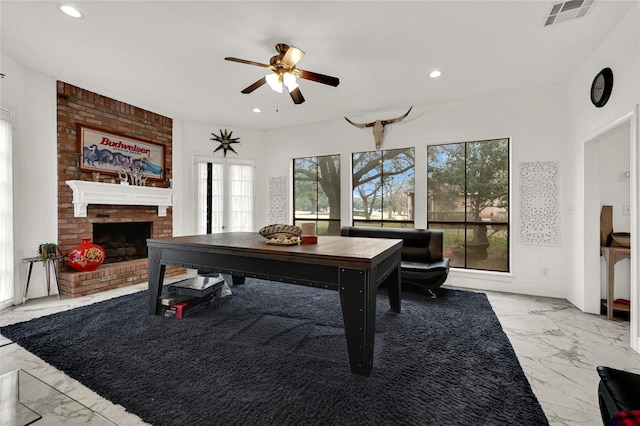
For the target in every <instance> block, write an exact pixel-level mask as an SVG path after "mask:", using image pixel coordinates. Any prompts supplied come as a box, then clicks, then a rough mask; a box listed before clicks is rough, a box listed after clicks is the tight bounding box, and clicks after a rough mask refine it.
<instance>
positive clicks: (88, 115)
mask: <svg viewBox="0 0 640 426" xmlns="http://www.w3.org/2000/svg"><path fill="white" fill-rule="evenodd" d="M57 98H58V101H57V102H58V108H57V111H58V112H57V133H58V150H57V151H58V239H59V241H58V245H59V247H60V250H61V252H62V254H63V255H65V256H66V255H67V254H68V253H69V251H70V250H71V249H73V248H74V247H76V246H77V245H78V244H80V243H81V242H82V238H92V233H93V223H104V222H147V221H148V222H152V227H151V237H152V238H162V237H170V236H172V235H173V225H172V218H173V214H172V208H171V207H169V208H168V209H167V215H166V216H163V217H160V216H158V209H157V207H153V206H122V205H94V204H90V205H89V206H88V208H87V217H74V215H73V203H72V200H73V192H72V190H71V188H69V186H68V185H67V184H66V183H65V181H67V180H74V179H78V180H93V178H92V174H91V172H90V171H82V170H80V167H79V165H78V164H77V163H76V155H74V154H76V153H79V152H80V141H79V139H78V134H77V132H78V125H79V124H84V125H87V126H92V127H94V128H95V127H97V128H102V129H105V130H106V131H111V132H114V133H119V134H123V135H125V136H129V137H135V138H139V139H144V140H147V141H150V142H154V143H156V144H161V145H164V146H165V156H166V158H165V168H166V171H167V174H166V178H167V179H169V178H170V177H171V172H170V170H171V168H172V167H171V158H172V155H171V149H172V128H173V120H172V119H171V118H168V117H164V116H162V115H159V114H155V113H152V112H149V111H145V110H143V109H140V108H137V107H135V106H132V105H129V104H126V103H124V102H121V101H117V100H115V99H111V98H108V97H106V96H102V95H99V94H97V93H93V92H90V91H88V90H84V89H81V88H79V87H75V86H72V85H70V84H68V83H64V82H62V81H58V82H57ZM76 173H77V175H76ZM111 178H115V179H116V181H117V180H118V177H117V176H111V175H107V174H104V173H101V181H103V182H110V181H111ZM152 182H153V183H154V184H155V185H156V186H159V187H162V186H166V183H165V182H161V181H157V180H156V181H151V180H149V181H147V185H150V184H151V183H152ZM147 267H148V265H147V259H138V260H132V261H126V262H119V263H111V264H104V265H101V266H100V267H99V268H98V269H97V270H96V271H93V272H76V271H75V270H73V269H71V268H70V267H69V266H68V265H67V264H66V262H62V264H61V272H60V276H59V279H58V287H59V290H60V294H62V295H66V296H71V297H76V296H82V295H87V294H92V293H96V292H99V291H104V290H108V289H112V288H118V287H123V286H126V285H132V284H137V283H140V282H145V281H147ZM184 272H185V269H183V268H173V267H168V268H167V271H166V273H165V276H167V277H168V276H174V275H179V274H182V273H184Z"/></svg>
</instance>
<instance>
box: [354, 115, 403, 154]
mask: <svg viewBox="0 0 640 426" xmlns="http://www.w3.org/2000/svg"><path fill="white" fill-rule="evenodd" d="M412 108H413V105H411V108H409V111H407V112H406V113H405V114H404V115H401V116H400V117H396V118H391V119H388V120H375V121H372V122H370V123H354V122H353V121H351V120H349V119H348V118H347V117H345V118H344V119H345V120H347V121H348V122H349V124H352V125H354V126H356V127H358V128H360V129H364V128H365V127H373V140H374V141H375V143H376V149H380V147H381V146H382V139H383V138H384V126H386V125H387V124H391V123H397V122H399V121H402V120H404V119H405V118H406V117H407V116H408V115H409V113H410V112H411V109H412Z"/></svg>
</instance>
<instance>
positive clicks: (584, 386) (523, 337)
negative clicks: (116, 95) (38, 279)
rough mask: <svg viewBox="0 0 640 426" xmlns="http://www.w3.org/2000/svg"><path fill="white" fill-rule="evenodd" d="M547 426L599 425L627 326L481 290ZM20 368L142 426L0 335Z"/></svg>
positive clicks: (14, 314)
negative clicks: (603, 393)
mask: <svg viewBox="0 0 640 426" xmlns="http://www.w3.org/2000/svg"><path fill="white" fill-rule="evenodd" d="M146 288H147V285H146V284H138V285H135V286H130V287H125V288H121V289H117V290H111V291H107V292H103V293H99V294H95V295H91V296H86V297H80V298H75V299H62V300H58V299H57V297H55V296H54V297H44V298H40V299H33V300H29V301H27V303H26V304H25V305H19V306H15V307H12V308H8V309H5V310H3V311H1V312H0V326H4V325H8V324H12V323H15V322H20V321H26V320H29V319H31V318H35V317H40V316H44V315H48V314H51V313H54V312H59V311H63V310H67V309H72V308H74V307H77V306H82V305H88V304H91V303H95V302H97V301H100V300H104V299H107V298H112V297H117V296H121V295H124V294H130V293H133V292H137V291H144V290H146ZM486 294H487V296H488V298H489V300H490V302H491V304H492V306H493V308H494V311H495V312H496V315H497V316H498V318H499V319H500V322H501V324H502V327H503V329H504V330H505V332H506V334H507V335H508V337H509V339H510V340H511V343H512V345H513V347H514V349H515V352H516V354H517V355H518V359H519V360H520V364H521V365H522V368H523V370H524V372H525V374H526V376H527V378H528V380H529V383H530V384H531V387H532V388H533V391H534V393H535V394H536V396H537V398H538V400H539V401H540V404H541V405H542V408H543V410H544V412H545V414H546V415H547V417H548V419H549V423H550V424H551V425H581V426H583V425H587V426H590V425H593V426H597V425H601V424H602V422H601V420H600V413H599V408H598V399H597V388H598V375H597V373H596V366H597V365H607V366H611V367H615V368H619V369H624V370H629V371H633V372H636V373H640V354H638V353H637V352H635V351H633V350H632V349H631V348H630V347H629V323H628V322H625V321H608V320H607V319H606V316H601V315H591V314H585V313H583V312H581V311H580V310H578V309H576V308H575V307H574V306H573V305H571V304H570V303H569V302H567V301H566V300H562V299H552V298H545V297H532V296H524V295H514V294H507V293H497V292H487V293H486ZM16 369H23V370H26V371H27V372H29V373H30V374H32V375H34V376H36V377H38V378H40V379H41V380H42V381H44V382H46V383H48V384H49V385H51V386H53V387H54V388H56V389H58V390H60V391H61V392H63V393H65V394H67V395H68V396H70V397H71V398H73V399H75V400H77V401H78V402H80V403H81V404H83V405H85V406H87V407H89V408H90V409H91V410H93V411H95V412H97V413H99V414H100V415H101V416H103V417H105V418H106V419H108V420H110V421H112V422H113V423H115V424H117V425H122V426H124V425H126V426H135V425H144V424H146V423H144V422H142V421H141V420H140V419H139V418H138V417H137V416H135V415H133V414H131V413H128V412H126V411H125V410H124V408H123V407H122V406H119V405H115V404H112V403H111V402H110V401H107V400H106V399H104V398H102V397H100V396H99V395H97V394H96V393H94V392H92V391H91V390H89V389H88V388H86V387H84V386H83V385H82V384H80V383H78V382H77V381H75V380H73V379H70V378H69V377H67V376H66V375H65V374H64V373H62V372H61V371H59V370H57V369H55V368H53V367H52V366H50V365H48V364H46V363H45V362H43V361H42V360H41V359H39V358H37V357H35V356H33V355H32V354H30V353H29V352H27V351H25V350H23V349H22V348H20V347H19V346H18V345H16V344H13V343H12V342H10V341H9V340H8V339H6V338H4V337H0V374H4V373H7V372H10V371H13V370H16Z"/></svg>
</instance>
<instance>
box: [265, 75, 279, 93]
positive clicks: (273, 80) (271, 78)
mask: <svg viewBox="0 0 640 426" xmlns="http://www.w3.org/2000/svg"><path fill="white" fill-rule="evenodd" d="M266 79H267V84H268V85H269V87H271V90H274V91H276V92H278V93H282V81H281V80H280V76H278V75H277V74H275V73H271V74H269V75H267V77H266Z"/></svg>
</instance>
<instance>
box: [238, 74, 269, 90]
mask: <svg viewBox="0 0 640 426" xmlns="http://www.w3.org/2000/svg"><path fill="white" fill-rule="evenodd" d="M266 82H267V77H262V78H261V79H260V80H258V81H256V82H255V83H253V84H252V85H251V86H249V87H247V88H246V89H244V90H242V93H244V94H247V93H251V92H253V91H254V90H256V89H257V88H258V87H260V86H262V85H263V84H265V83H266Z"/></svg>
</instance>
